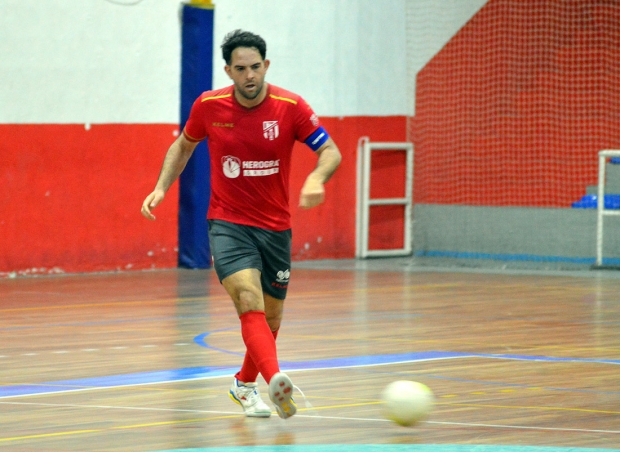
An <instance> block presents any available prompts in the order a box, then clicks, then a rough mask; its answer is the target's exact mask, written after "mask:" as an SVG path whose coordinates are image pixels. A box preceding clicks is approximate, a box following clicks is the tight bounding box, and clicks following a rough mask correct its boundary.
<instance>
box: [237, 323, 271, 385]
mask: <svg viewBox="0 0 620 452" xmlns="http://www.w3.org/2000/svg"><path fill="white" fill-rule="evenodd" d="M278 331H280V329H279V328H278V329H277V330H275V331H272V332H271V334H272V335H273V339H274V340H275V339H277V338H278ZM257 377H258V368H257V367H256V364H254V361H252V357H251V356H250V354H249V353H248V352H247V350H246V352H245V357H244V358H243V365H242V366H241V370H240V371H239V372H237V374H236V375H235V378H236V379H237V380H239V381H242V382H244V383H253V382H255V381H256V378H257Z"/></svg>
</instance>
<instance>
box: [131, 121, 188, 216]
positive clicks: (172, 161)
mask: <svg viewBox="0 0 620 452" xmlns="http://www.w3.org/2000/svg"><path fill="white" fill-rule="evenodd" d="M197 144H198V143H196V142H193V141H189V140H188V139H187V138H185V135H183V133H181V135H179V138H177V139H176V140H175V141H174V143H172V145H171V146H170V148H169V149H168V152H167V153H166V158H165V159H164V163H163V165H162V167H161V172H160V173H159V178H158V179H157V185H155V190H153V192H152V193H151V194H150V195H148V196H147V197H146V199H145V200H144V202H143V203H142V215H144V217H146V218H148V219H149V220H154V219H155V215H153V214H152V213H151V210H153V209H154V208H155V207H157V206H158V205H159V204H160V203H161V202H162V201H163V200H164V196H165V195H166V192H167V191H168V189H169V188H170V186H171V185H172V184H173V183H174V181H175V180H177V178H178V177H179V176H180V175H181V173H182V172H183V169H185V165H187V161H188V160H189V158H190V157H191V156H192V154H193V152H194V149H196V145H197Z"/></svg>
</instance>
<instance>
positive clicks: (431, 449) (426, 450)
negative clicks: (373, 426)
mask: <svg viewBox="0 0 620 452" xmlns="http://www.w3.org/2000/svg"><path fill="white" fill-rule="evenodd" d="M249 451H254V452H405V451H415V452H620V449H591V448H581V447H538V446H493V445H488V446H484V445H475V444H471V445H456V444H316V445H299V446H297V445H290V446H245V447H243V446H236V447H208V448H204V449H175V450H169V451H160V452H249Z"/></svg>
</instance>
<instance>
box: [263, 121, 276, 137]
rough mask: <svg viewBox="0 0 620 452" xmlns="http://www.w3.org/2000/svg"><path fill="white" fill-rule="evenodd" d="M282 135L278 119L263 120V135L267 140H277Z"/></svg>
mask: <svg viewBox="0 0 620 452" xmlns="http://www.w3.org/2000/svg"><path fill="white" fill-rule="evenodd" d="M278 135H280V127H278V121H263V136H264V137H265V139H267V140H275V139H276V138H278Z"/></svg>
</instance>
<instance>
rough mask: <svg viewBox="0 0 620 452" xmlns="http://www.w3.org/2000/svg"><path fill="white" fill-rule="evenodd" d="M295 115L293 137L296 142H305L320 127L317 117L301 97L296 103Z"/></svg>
mask: <svg viewBox="0 0 620 452" xmlns="http://www.w3.org/2000/svg"><path fill="white" fill-rule="evenodd" d="M296 107H297V109H296V114H295V126H296V133H295V137H296V138H297V140H298V141H301V142H305V141H306V140H307V139H308V137H309V136H310V135H312V134H313V133H314V132H316V130H317V129H318V128H319V127H320V125H321V123H320V122H319V117H318V116H317V115H316V113H314V111H312V108H311V107H310V105H308V104H307V103H306V101H305V100H303V99H302V98H301V97H300V98H299V100H298V101H297V105H296Z"/></svg>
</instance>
